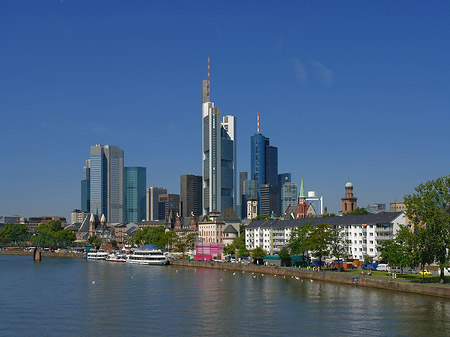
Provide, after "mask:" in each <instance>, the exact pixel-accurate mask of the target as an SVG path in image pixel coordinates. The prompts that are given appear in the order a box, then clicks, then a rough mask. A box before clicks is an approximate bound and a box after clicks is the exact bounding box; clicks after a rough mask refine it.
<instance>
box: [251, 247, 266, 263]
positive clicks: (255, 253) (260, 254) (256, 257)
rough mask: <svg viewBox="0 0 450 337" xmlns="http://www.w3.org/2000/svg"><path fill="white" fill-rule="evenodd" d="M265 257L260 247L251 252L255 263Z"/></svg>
mask: <svg viewBox="0 0 450 337" xmlns="http://www.w3.org/2000/svg"><path fill="white" fill-rule="evenodd" d="M266 255H267V254H266V252H265V251H264V249H262V248H261V247H256V248H255V249H253V250H252V258H253V260H254V261H255V262H256V261H259V260H261V259H263V258H264V256H266Z"/></svg>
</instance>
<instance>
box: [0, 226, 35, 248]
mask: <svg viewBox="0 0 450 337" xmlns="http://www.w3.org/2000/svg"><path fill="white" fill-rule="evenodd" d="M27 233H28V226H27V225H25V224H22V223H7V224H5V228H4V229H2V230H0V241H2V242H5V243H8V242H12V241H16V240H18V239H20V238H21V237H23V236H25V235H26V234H27Z"/></svg>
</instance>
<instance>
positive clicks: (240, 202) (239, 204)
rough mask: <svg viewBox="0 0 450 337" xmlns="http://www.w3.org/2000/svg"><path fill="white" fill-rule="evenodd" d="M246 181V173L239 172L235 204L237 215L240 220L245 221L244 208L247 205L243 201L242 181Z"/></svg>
mask: <svg viewBox="0 0 450 337" xmlns="http://www.w3.org/2000/svg"><path fill="white" fill-rule="evenodd" d="M246 180H248V172H239V194H238V199H237V203H236V210H237V212H236V213H237V214H238V215H239V217H240V218H241V219H245V217H246V216H247V214H246V208H247V204H246V202H245V201H243V199H242V198H243V195H244V181H246Z"/></svg>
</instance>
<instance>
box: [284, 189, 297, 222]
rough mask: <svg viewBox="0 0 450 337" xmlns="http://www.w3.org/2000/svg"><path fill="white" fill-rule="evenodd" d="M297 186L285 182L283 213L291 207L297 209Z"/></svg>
mask: <svg viewBox="0 0 450 337" xmlns="http://www.w3.org/2000/svg"><path fill="white" fill-rule="evenodd" d="M297 202H298V200H297V184H295V183H291V182H285V183H284V184H283V185H282V187H281V212H282V215H284V212H286V210H287V209H288V207H289V206H295V207H297Z"/></svg>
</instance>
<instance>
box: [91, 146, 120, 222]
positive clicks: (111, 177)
mask: <svg viewBox="0 0 450 337" xmlns="http://www.w3.org/2000/svg"><path fill="white" fill-rule="evenodd" d="M123 178H124V177H123V150H121V149H120V148H119V147H117V146H115V145H99V144H97V145H95V146H91V159H90V197H91V206H90V208H91V212H92V213H95V214H98V215H101V214H104V215H105V217H106V221H107V222H109V223H119V222H122V221H123V215H124V212H123V202H124V190H123Z"/></svg>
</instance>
